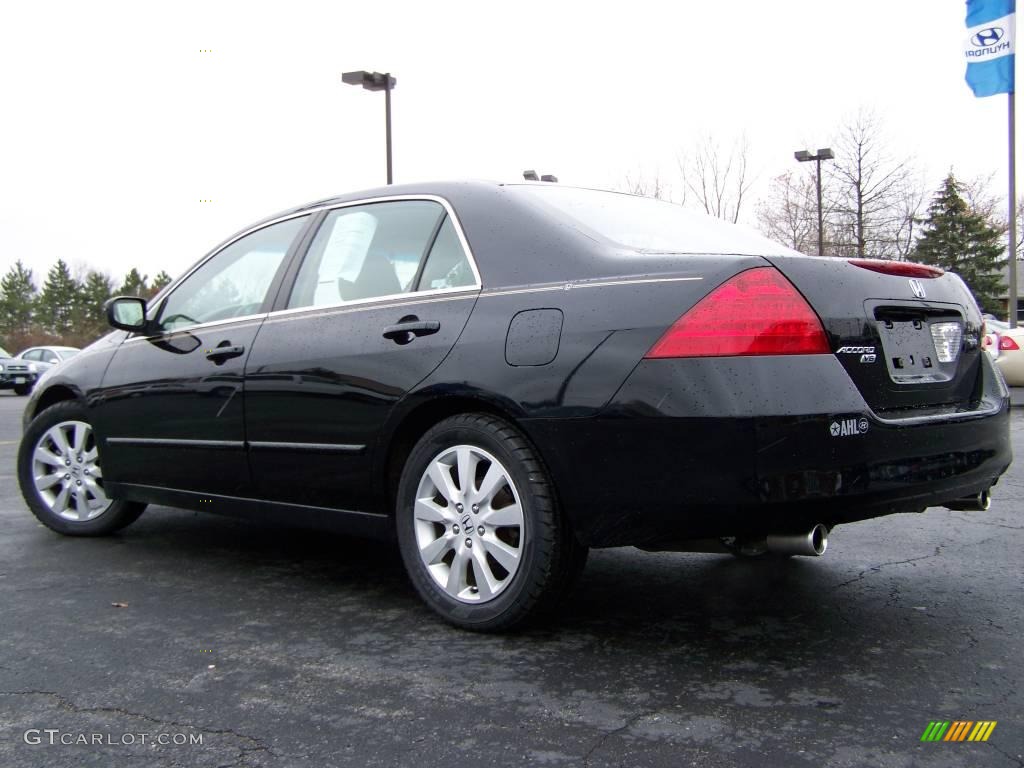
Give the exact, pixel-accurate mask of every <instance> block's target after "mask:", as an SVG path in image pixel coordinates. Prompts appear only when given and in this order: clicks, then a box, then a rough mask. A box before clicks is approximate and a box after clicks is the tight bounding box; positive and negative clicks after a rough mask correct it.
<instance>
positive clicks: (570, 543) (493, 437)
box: [395, 413, 587, 632]
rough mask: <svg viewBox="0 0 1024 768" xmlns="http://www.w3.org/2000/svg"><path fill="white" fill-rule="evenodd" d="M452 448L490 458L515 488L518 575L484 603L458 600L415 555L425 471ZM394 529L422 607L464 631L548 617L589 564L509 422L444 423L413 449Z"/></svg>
mask: <svg viewBox="0 0 1024 768" xmlns="http://www.w3.org/2000/svg"><path fill="white" fill-rule="evenodd" d="M456 445H470V446H474V447H477V448H480V449H483V450H484V451H486V452H488V453H490V454H491V455H492V456H493V457H494V458H496V459H497V460H498V461H499V462H501V464H502V465H504V467H505V468H506V469H507V471H508V474H509V476H510V477H511V479H512V481H513V483H514V484H515V486H516V488H517V490H518V494H519V502H520V506H521V508H522V510H523V517H524V530H525V534H524V538H523V542H522V545H521V546H522V555H521V558H522V559H521V561H520V563H519V566H518V570H516V572H515V573H514V574H513V575H512V576H511V577H510V578H511V581H510V582H509V583H508V584H507V585H506V586H504V588H503V590H502V591H501V592H499V593H497V595H496V596H495V597H493V598H492V599H490V600H489V601H487V602H483V603H479V604H477V603H466V602H461V601H459V600H458V599H456V598H455V597H453V596H450V595H449V594H448V593H447V592H446V591H445V590H444V589H442V588H441V587H440V586H439V585H438V584H437V583H436V582H435V581H434V578H433V577H432V576H431V575H430V573H429V572H428V570H427V567H426V565H424V563H423V560H422V559H421V557H420V552H419V548H418V546H417V543H416V534H415V529H414V517H413V508H414V506H415V501H416V493H417V490H418V487H419V483H420V480H421V478H422V476H423V474H424V472H425V471H426V470H427V467H428V465H429V464H430V463H431V462H432V461H433V460H434V459H435V458H436V457H437V456H438V455H439V454H441V453H442V452H444V451H445V450H447V449H450V448H452V447H453V446H456ZM395 523H396V530H397V534H398V543H399V548H400V549H401V553H402V560H403V562H404V563H405V568H406V571H407V573H408V574H409V578H410V580H411V581H412V583H413V586H414V587H415V588H416V591H417V592H418V593H419V594H420V597H422V598H423V600H424V602H426V604H427V605H428V606H430V607H431V608H432V609H433V610H434V611H435V612H437V613H438V614H439V615H440V616H441V617H442V618H443V619H445V621H447V622H449V623H451V624H454V625H455V626H458V627H462V628H464V629H470V630H475V631H479V632H497V631H502V630H507V629H511V628H512V627H516V626H519V625H522V624H524V623H526V622H527V621H529V620H531V619H535V618H537V617H540V616H543V615H545V614H546V613H547V612H549V611H550V610H551V609H552V608H554V607H555V606H556V605H557V604H558V603H559V601H560V600H561V599H562V598H564V597H565V595H566V594H567V592H568V590H569V588H570V587H571V585H572V582H573V581H575V578H576V577H577V576H579V574H580V572H581V571H582V570H583V566H584V565H585V563H586V558H587V548H586V547H584V546H583V545H581V544H580V543H579V542H578V541H577V539H576V538H575V536H574V535H573V532H572V530H571V528H570V526H569V524H568V522H567V521H566V519H565V518H564V517H563V516H562V514H561V512H560V510H559V509H558V505H557V503H556V499H555V494H554V490H553V488H552V485H551V481H550V480H549V479H548V475H547V472H546V471H545V469H544V466H543V464H542V463H541V461H540V458H539V457H538V456H537V454H536V452H535V451H534V450H533V448H532V447H531V446H530V444H529V443H528V442H527V441H526V439H525V438H524V437H523V436H522V435H521V434H520V433H519V432H518V431H517V430H516V429H515V428H514V427H513V426H512V425H511V424H509V423H508V422H506V421H503V420H501V419H498V418H495V417H493V416H490V415H485V414H478V413H471V414H461V415H458V416H453V417H451V418H448V419H445V420H444V421H442V422H440V423H439V424H437V425H435V426H434V427H432V428H431V429H430V430H429V431H427V433H426V434H424V435H423V437H422V438H421V439H420V441H419V442H418V443H417V444H416V446H415V448H413V450H412V453H410V455H409V458H408V460H407V461H406V463H405V467H404V469H403V471H402V477H401V481H400V483H399V487H398V495H397V508H396V510H395Z"/></svg>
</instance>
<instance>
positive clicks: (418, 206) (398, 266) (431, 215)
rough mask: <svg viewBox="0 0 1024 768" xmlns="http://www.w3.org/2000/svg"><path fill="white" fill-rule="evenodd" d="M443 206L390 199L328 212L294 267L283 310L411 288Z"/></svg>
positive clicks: (371, 297) (386, 294) (355, 299)
mask: <svg viewBox="0 0 1024 768" xmlns="http://www.w3.org/2000/svg"><path fill="white" fill-rule="evenodd" d="M444 215H445V210H444V207H443V206H441V205H440V204H438V203H435V202H432V201H428V200H396V201H394V202H385V203H372V204H369V205H359V206H350V207H347V208H338V209H336V210H333V211H331V212H330V213H329V214H328V215H327V217H326V218H325V219H324V221H323V223H322V224H321V225H320V229H319V231H317V234H316V237H315V238H314V239H313V242H312V244H311V245H310V247H309V252H308V253H307V254H306V258H305V260H304V261H303V263H302V267H301V268H300V269H299V273H298V275H297V277H296V279H295V286H294V287H293V288H292V293H291V296H290V297H289V299H288V308H289V309H296V308H300V307H323V306H332V305H337V304H343V303H345V302H348V301H359V300H362V299H374V298H379V297H381V296H393V295H397V294H402V293H407V292H409V291H412V290H414V289H415V288H414V283H415V282H416V276H417V274H418V273H419V269H420V263H421V262H422V261H423V258H424V255H425V253H426V250H427V248H428V247H429V245H430V242H431V240H432V238H433V237H434V234H435V233H436V232H437V227H438V224H439V223H440V221H441V219H442V217H443V216H444Z"/></svg>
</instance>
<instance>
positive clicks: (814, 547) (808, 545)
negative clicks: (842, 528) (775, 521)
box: [766, 523, 828, 557]
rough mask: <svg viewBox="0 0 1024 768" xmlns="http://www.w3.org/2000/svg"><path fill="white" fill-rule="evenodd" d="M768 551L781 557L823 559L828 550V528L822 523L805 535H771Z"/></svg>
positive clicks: (768, 539) (768, 538)
mask: <svg viewBox="0 0 1024 768" xmlns="http://www.w3.org/2000/svg"><path fill="white" fill-rule="evenodd" d="M766 543H767V546H768V551H769V552H774V553H776V554H779V555H803V556H805V557H821V556H822V555H824V554H825V550H826V549H828V528H826V527H825V526H824V525H822V524H821V523H818V524H817V525H815V526H814V527H813V528H811V530H809V531H806V532H804V533H777V534H769V536H768V537H767V540H766Z"/></svg>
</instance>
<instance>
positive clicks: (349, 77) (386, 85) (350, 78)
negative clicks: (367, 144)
mask: <svg viewBox="0 0 1024 768" xmlns="http://www.w3.org/2000/svg"><path fill="white" fill-rule="evenodd" d="M341 82H343V83H345V84H347V85H361V86H363V88H365V89H366V90H368V91H384V135H385V142H386V144H387V157H388V184H390V183H391V89H392V88H394V87H395V84H396V83H397V82H398V81H397V80H396V79H395V78H393V77H392V76H391V73H390V72H385V73H383V74H382V73H380V72H366V71H364V70H360V71H358V72H345V73H343V74H342V76H341Z"/></svg>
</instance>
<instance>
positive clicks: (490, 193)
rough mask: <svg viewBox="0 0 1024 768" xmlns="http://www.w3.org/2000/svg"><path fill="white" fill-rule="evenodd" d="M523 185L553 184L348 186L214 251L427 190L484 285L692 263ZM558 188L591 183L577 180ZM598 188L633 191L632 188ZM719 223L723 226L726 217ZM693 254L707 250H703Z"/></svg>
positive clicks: (565, 279) (666, 268)
mask: <svg viewBox="0 0 1024 768" xmlns="http://www.w3.org/2000/svg"><path fill="white" fill-rule="evenodd" d="M522 186H536V187H548V188H550V187H551V186H553V183H552V182H524V181H514V182H499V181H486V180H463V181H432V182H421V183H412V184H394V185H390V186H383V187H374V188H371V189H364V190H359V191H355V192H349V193H346V194H342V195H336V196H333V197H327V198H322V199H319V200H314V201H311V202H308V203H305V204H303V205H299V206H296V207H294V208H289V209H287V210H284V211H279V212H278V213H275V214H273V215H271V216H267V217H264V218H263V219H261V220H259V221H257V222H255V223H253V224H250V225H249V226H247V227H245V228H244V229H242V230H239V231H238V232H236V233H235V234H233V235H232V236H231V237H229V238H227V239H226V240H224V241H223V242H221V243H220V244H218V245H217V246H216V247H215V248H214V249H212V250H211V251H210V252H209V253H208V254H207V256H209V255H210V254H212V253H214V252H216V251H218V250H220V249H221V248H223V247H225V246H226V245H228V244H229V243H231V242H232V241H233V240H236V239H237V238H239V237H241V236H242V235H244V234H246V233H248V232H251V231H253V230H255V229H259V228H260V227H262V226H266V225H267V224H270V223H272V222H274V221H277V220H280V219H283V218H286V217H289V216H297V215H301V214H303V213H312V212H314V211H318V210H320V209H324V208H330V207H333V206H336V205H343V204H345V203H355V202H360V201H370V200H374V199H378V198H389V197H403V196H427V197H438V198H441V199H443V200H445V201H447V202H448V203H450V205H451V206H452V208H453V209H454V210H455V212H456V214H457V216H458V220H459V223H460V225H461V227H462V230H463V234H465V236H466V241H467V243H468V245H469V247H470V250H471V252H472V255H473V258H474V261H475V262H476V265H477V268H478V270H479V272H480V275H481V278H482V280H483V284H484V286H485V287H492V288H493V287H507V286H517V285H530V284H536V283H556V284H557V283H562V282H571V281H579V280H588V279H602V278H609V277H619V276H626V275H644V274H652V273H663V272H668V271H680V270H687V269H690V268H691V267H690V265H689V264H687V260H688V256H687V255H686V254H685V253H679V254H673V255H668V256H666V255H650V254H642V253H640V252H638V251H637V250H636V249H632V248H628V247H626V246H622V245H618V244H616V243H612V242H611V241H607V240H603V239H601V238H597V237H595V236H594V235H593V233H591V232H588V231H586V230H585V228H581V227H576V226H572V225H571V223H570V222H568V221H567V219H566V216H565V215H564V214H562V213H560V212H559V211H558V210H557V209H556V208H555V207H554V206H548V205H544V204H542V203H540V202H538V201H537V200H535V199H532V198H534V196H533V195H524V194H520V193H512V192H510V188H513V187H522ZM558 186H560V187H564V188H580V189H588V188H587V187H573V185H562V184H559V185H558ZM598 191H602V192H608V193H609V194H621V195H625V196H629V193H625V192H618V193H617V192H614V191H612V190H598ZM633 197H636V196H635V195H634V196H633ZM708 218H710V217H708ZM717 223H718V225H719V226H721V225H722V222H717ZM779 247H780V248H781V247H782V246H779ZM687 253H694V254H706V253H708V252H707V251H704V250H701V249H699V248H697V249H694V250H691V251H687ZM729 253H737V254H739V253H740V252H739V251H737V252H727V253H725V254H724V255H728V254H729ZM744 253H745V252H744ZM712 255H723V254H712ZM747 255H756V254H747ZM204 258H206V257H205V256H204Z"/></svg>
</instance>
